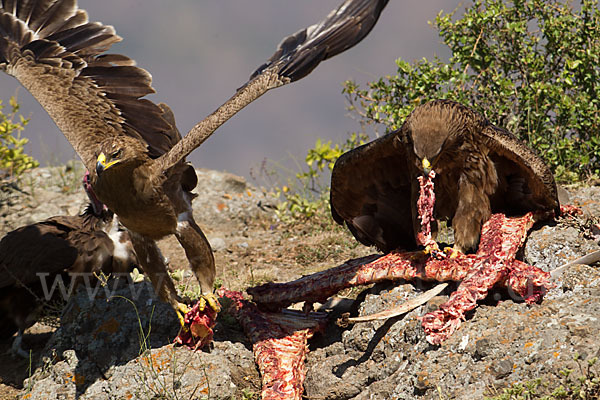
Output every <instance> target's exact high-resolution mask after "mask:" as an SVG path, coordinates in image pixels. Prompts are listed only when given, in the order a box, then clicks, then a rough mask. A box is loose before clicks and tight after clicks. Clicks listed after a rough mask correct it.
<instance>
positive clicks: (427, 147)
mask: <svg viewBox="0 0 600 400" xmlns="http://www.w3.org/2000/svg"><path fill="white" fill-rule="evenodd" d="M459 106H460V105H459V104H458V103H453V102H448V101H440V100H438V101H432V102H429V103H426V104H424V105H423V106H421V107H418V108H416V109H415V110H414V111H413V112H412V113H411V115H410V116H409V117H408V118H407V120H406V122H405V126H406V129H407V134H408V136H409V137H410V139H411V141H412V144H413V151H414V154H415V156H416V160H415V163H416V167H417V168H418V169H419V170H421V171H423V174H424V175H428V174H429V172H430V171H431V170H432V169H436V167H437V168H438V169H439V168H441V165H440V163H439V161H440V159H441V158H442V156H443V155H444V154H446V157H445V158H447V157H448V156H449V154H448V153H451V152H453V151H454V150H456V149H457V148H458V147H460V144H461V142H462V136H463V135H462V133H463V132H464V131H465V121H463V120H462V119H461V118H460V113H458V112H457V108H458V107H459ZM436 172H438V173H439V172H440V171H436Z"/></svg>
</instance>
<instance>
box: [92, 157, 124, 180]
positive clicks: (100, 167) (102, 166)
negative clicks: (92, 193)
mask: <svg viewBox="0 0 600 400" xmlns="http://www.w3.org/2000/svg"><path fill="white" fill-rule="evenodd" d="M118 162H119V160H112V161H111V162H108V163H107V162H106V156H105V155H104V153H100V154H99V155H98V158H97V159H96V174H98V176H100V175H101V174H102V172H104V170H106V169H107V168H108V167H110V166H111V165H115V164H116V163H118Z"/></svg>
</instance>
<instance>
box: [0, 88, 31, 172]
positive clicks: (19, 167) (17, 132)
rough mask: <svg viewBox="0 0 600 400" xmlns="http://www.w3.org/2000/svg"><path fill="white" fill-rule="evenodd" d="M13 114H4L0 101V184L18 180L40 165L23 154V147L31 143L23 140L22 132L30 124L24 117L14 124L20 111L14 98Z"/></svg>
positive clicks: (11, 100)
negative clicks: (27, 171) (24, 173)
mask: <svg viewBox="0 0 600 400" xmlns="http://www.w3.org/2000/svg"><path fill="white" fill-rule="evenodd" d="M9 104H10V107H11V112H10V113H8V114H5V113H4V112H2V109H3V108H4V106H3V105H2V101H1V100H0V183H2V182H6V181H12V180H14V179H18V178H19V177H20V176H21V174H22V173H23V172H25V171H26V170H28V169H30V168H35V167H37V166H38V165H39V163H38V162H37V161H36V160H34V159H33V157H31V156H28V155H27V154H25V153H24V152H23V147H24V146H25V145H26V144H27V142H28V141H29V140H28V139H26V138H21V131H22V130H23V129H25V126H26V125H27V123H28V122H29V120H28V119H25V118H24V117H23V116H22V115H18V118H19V121H18V122H14V120H15V118H16V117H17V113H18V111H19V104H18V103H17V101H16V99H15V98H14V97H11V98H10V101H9Z"/></svg>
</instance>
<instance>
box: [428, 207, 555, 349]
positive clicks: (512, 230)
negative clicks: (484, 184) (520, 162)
mask: <svg viewBox="0 0 600 400" xmlns="http://www.w3.org/2000/svg"><path fill="white" fill-rule="evenodd" d="M534 223H535V217H534V215H533V213H527V214H525V215H524V216H523V217H519V218H506V217H505V216H504V215H503V214H494V215H493V216H492V217H491V218H490V219H489V220H488V221H487V222H486V223H485V224H484V225H483V228H482V231H481V240H480V243H479V249H478V251H477V254H476V257H475V260H474V262H473V264H472V267H470V268H469V274H468V276H467V277H466V278H465V279H464V280H463V281H462V282H461V284H460V285H459V286H458V289H457V290H456V291H455V292H454V293H452V294H451V295H450V299H449V300H448V301H447V302H446V303H444V304H442V305H441V306H440V308H439V309H438V310H436V311H433V312H430V313H429V314H427V315H425V316H423V317H422V318H421V320H422V324H423V328H424V329H425V333H426V334H427V341H428V342H430V343H432V344H440V343H441V342H443V341H444V340H446V339H447V338H448V337H450V335H452V333H453V332H454V331H455V330H456V329H458V327H459V326H460V323H461V320H463V319H464V316H465V313H466V312H467V311H470V310H472V309H473V308H475V307H476V306H477V301H478V300H481V299H483V298H485V297H486V296H487V293H488V291H489V290H490V289H491V288H492V287H493V286H495V285H496V284H499V283H508V284H510V283H511V282H513V283H517V282H519V284H522V282H521V281H522V279H523V276H524V275H525V276H529V275H531V276H532V281H533V279H534V278H533V277H535V276H538V278H537V280H539V281H540V282H543V283H542V284H543V285H547V286H546V287H550V281H549V274H548V273H546V272H544V271H541V270H539V269H537V268H535V267H532V266H531V267H530V268H527V270H526V271H523V270H522V269H523V265H526V264H523V265H519V266H520V267H521V270H519V274H518V275H516V276H514V277H513V278H512V279H510V278H509V275H510V273H511V272H512V270H513V268H512V265H513V262H514V261H515V256H516V254H517V251H518V250H519V248H520V247H521V246H522V244H523V242H524V241H525V239H526V238H527V232H528V231H529V229H530V228H531V227H532V226H533V224H534ZM518 290H522V288H518ZM543 290H544V289H543V286H542V287H541V288H539V289H536V293H540V294H541V293H542V292H543ZM536 297H539V296H536ZM529 300H530V301H531V298H529Z"/></svg>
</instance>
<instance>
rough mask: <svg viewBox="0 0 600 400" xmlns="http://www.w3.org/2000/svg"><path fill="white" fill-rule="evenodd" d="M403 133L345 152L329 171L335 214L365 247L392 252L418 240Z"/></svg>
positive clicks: (389, 135) (410, 247)
mask: <svg viewBox="0 0 600 400" xmlns="http://www.w3.org/2000/svg"><path fill="white" fill-rule="evenodd" d="M405 146H406V144H405V142H404V141H403V140H401V137H400V131H396V132H392V133H389V134H387V135H385V136H382V137H381V138H379V139H376V140H374V141H372V142H370V143H367V144H365V145H363V146H360V147H357V148H356V149H354V150H351V151H349V152H347V153H345V154H343V155H342V156H341V157H340V158H339V159H338V160H337V162H336V163H335V166H334V168H333V171H332V174H331V200H330V201H331V213H332V215H333V218H334V219H335V221H336V222H337V223H339V224H344V223H345V224H346V225H347V226H348V228H349V229H350V231H351V232H352V234H353V235H354V237H356V238H357V239H358V240H359V241H360V242H361V243H362V244H364V245H367V246H369V245H375V246H377V248H379V249H380V250H382V251H385V252H388V251H391V250H394V249H396V248H398V247H402V248H404V249H412V248H414V247H415V246H416V243H415V239H414V230H413V221H412V211H411V210H412V208H411V181H410V173H409V170H408V168H407V163H406V158H407V148H406V147H405Z"/></svg>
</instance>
